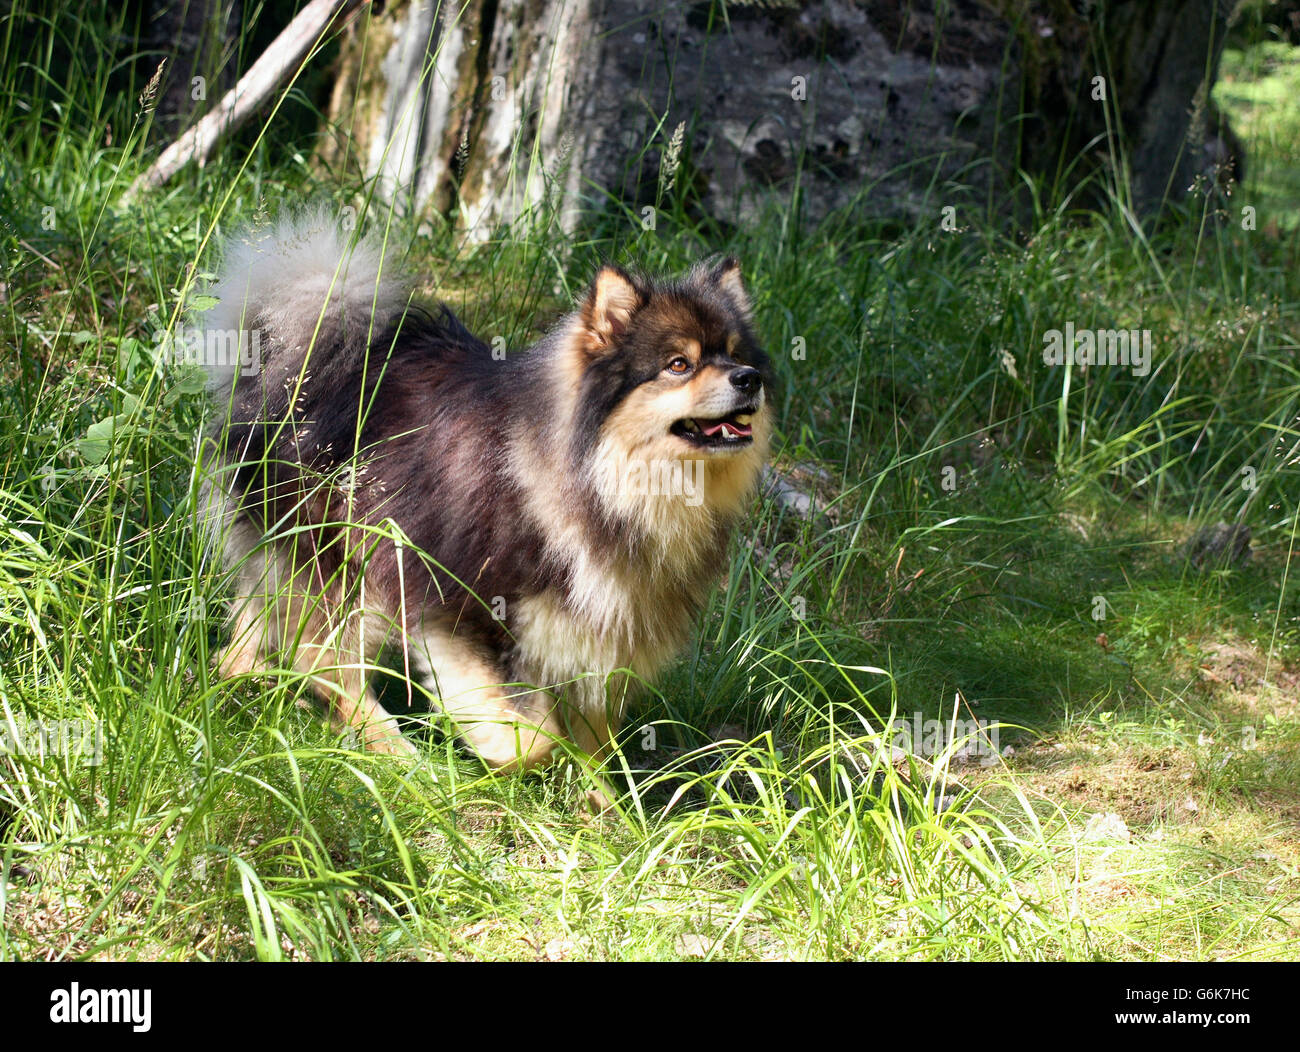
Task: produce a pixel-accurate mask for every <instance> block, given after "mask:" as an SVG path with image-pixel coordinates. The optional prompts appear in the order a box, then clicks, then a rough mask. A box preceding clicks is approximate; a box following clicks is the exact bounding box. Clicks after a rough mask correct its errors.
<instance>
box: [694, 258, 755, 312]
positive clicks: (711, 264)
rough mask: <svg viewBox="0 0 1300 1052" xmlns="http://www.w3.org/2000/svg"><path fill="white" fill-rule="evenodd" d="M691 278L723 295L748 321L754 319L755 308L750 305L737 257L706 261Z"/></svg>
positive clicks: (695, 269)
mask: <svg viewBox="0 0 1300 1052" xmlns="http://www.w3.org/2000/svg"><path fill="white" fill-rule="evenodd" d="M691 277H692V278H694V279H695V281H696V282H698V283H699V284H701V285H703V286H704V287H705V288H711V289H716V290H717V291H718V292H720V293H722V295H723V298H724V299H726V301H727V302H728V303H730V304H731V305H732V307H734V308H735V310H736V313H737V314H739V315H740V316H741V317H742V318H744V319H745V320H746V321H749V320H750V319H751V318H752V317H753V314H754V306H753V304H752V303H750V300H749V292H748V291H747V290H746V288H745V283H744V282H743V281H742V280H741V279H740V260H738V259H737V258H736V257H735V256H726V257H725V258H723V259H721V260H718V261H716V262H715V261H714V260H712V259H706V260H705V261H704V262H703V263H699V264H697V265H696V266H695V268H694V269H693V270H692V271H691Z"/></svg>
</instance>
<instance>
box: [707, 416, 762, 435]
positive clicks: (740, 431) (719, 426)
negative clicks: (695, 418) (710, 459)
mask: <svg viewBox="0 0 1300 1052" xmlns="http://www.w3.org/2000/svg"><path fill="white" fill-rule="evenodd" d="M700 430H701V431H703V432H704V433H705V434H706V435H708V436H709V438H712V437H713V436H714V435H716V434H717V433H718V432H719V431H721V432H722V433H723V437H725V438H747V437H749V436H750V435H752V434H753V433H754V429H753V428H752V427H751V426H750V425H749V424H738V423H736V422H735V421H734V420H717V421H715V422H714V423H712V424H701V425H700Z"/></svg>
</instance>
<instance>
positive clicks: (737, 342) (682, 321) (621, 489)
mask: <svg viewBox="0 0 1300 1052" xmlns="http://www.w3.org/2000/svg"><path fill="white" fill-rule="evenodd" d="M569 353H570V355H572V356H573V359H574V364H575V365H576V372H577V376H576V377H575V379H577V389H578V397H577V403H576V406H575V414H574V428H575V431H574V435H573V441H574V448H575V452H576V453H577V455H578V458H579V459H580V460H581V461H582V462H584V463H585V465H586V467H587V470H588V472H589V475H588V477H590V478H591V479H592V481H593V483H594V484H595V487H596V489H597V491H598V492H599V493H600V494H601V495H602V498H603V500H604V502H605V504H606V506H607V508H609V510H611V511H613V512H615V513H618V514H620V515H622V516H627V517H630V518H633V519H637V520H640V521H641V522H642V523H643V524H644V525H646V526H647V528H649V529H652V530H658V531H659V532H663V531H664V530H665V529H666V528H667V526H666V523H667V521H668V519H671V518H672V515H671V514H668V512H667V509H668V508H670V507H671V506H673V505H683V504H684V505H686V506H688V507H702V508H704V509H706V511H707V512H714V513H722V514H725V515H727V516H731V515H734V514H735V513H737V512H739V511H740V510H741V506H742V504H743V502H744V499H745V497H746V496H747V494H748V492H749V490H750V488H751V487H752V486H753V484H754V482H755V480H756V479H757V477H758V473H759V471H760V470H761V468H762V465H763V462H764V461H765V460H766V458H767V452H768V446H769V441H770V437H771V430H772V425H771V414H772V410H771V408H770V406H769V399H770V391H771V386H772V367H771V363H770V362H769V361H768V358H767V355H766V354H764V353H763V350H762V348H761V347H760V346H759V345H758V341H757V339H756V338H755V336H754V331H753V327H752V322H751V307H750V301H749V295H748V293H747V292H746V291H745V286H744V283H743V282H742V281H741V278H740V266H739V264H738V263H737V262H736V260H735V259H731V258H727V259H723V260H722V261H721V262H717V261H706V262H704V263H701V264H700V265H698V266H696V267H695V268H694V269H693V270H691V272H690V273H689V274H688V275H687V276H686V277H685V278H683V279H681V280H678V281H670V282H657V281H651V280H648V279H645V278H640V277H634V276H632V275H630V274H628V273H626V272H625V271H623V270H620V269H619V268H617V267H612V266H606V267H602V268H601V269H600V271H599V272H598V273H597V274H596V277H595V280H594V281H593V282H592V284H591V287H590V289H589V290H588V292H587V295H586V297H585V299H584V301H583V304H582V306H581V308H580V309H579V311H578V312H577V314H576V315H574V322H573V328H572V329H571V330H570V341H569ZM666 515H667V518H665V516H666ZM656 524H657V525H656Z"/></svg>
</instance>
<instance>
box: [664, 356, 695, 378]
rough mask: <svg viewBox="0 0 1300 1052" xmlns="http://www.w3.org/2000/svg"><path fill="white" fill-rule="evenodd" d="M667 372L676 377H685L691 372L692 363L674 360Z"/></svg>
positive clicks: (679, 359)
mask: <svg viewBox="0 0 1300 1052" xmlns="http://www.w3.org/2000/svg"><path fill="white" fill-rule="evenodd" d="M667 371H668V372H670V373H673V374H674V375H676V376H685V375H686V374H687V373H689V372H690V371H691V363H690V362H688V361H687V360H686V359H685V358H674V359H673V360H672V361H671V362H669V363H668V369H667Z"/></svg>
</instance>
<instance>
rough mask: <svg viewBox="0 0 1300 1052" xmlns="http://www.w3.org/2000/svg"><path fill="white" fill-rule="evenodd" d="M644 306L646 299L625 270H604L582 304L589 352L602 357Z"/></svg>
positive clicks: (614, 268)
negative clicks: (633, 316)
mask: <svg viewBox="0 0 1300 1052" xmlns="http://www.w3.org/2000/svg"><path fill="white" fill-rule="evenodd" d="M643 306H645V297H644V296H642V294H641V291H640V290H639V289H638V288H637V287H636V283H635V282H634V281H633V280H632V279H631V278H630V277H629V276H628V275H627V273H626V272H625V271H622V270H620V269H619V268H618V267H614V266H609V265H608V264H606V265H605V266H603V267H601V268H600V270H598V271H597V272H596V277H595V280H593V281H592V283H591V289H590V291H589V292H588V293H587V298H586V300H585V301H584V302H583V305H582V327H583V330H584V331H585V333H586V335H587V350H588V351H589V352H590V353H591V354H603V353H604V352H605V351H607V350H609V349H610V348H611V347H613V346H614V344H615V343H617V342H618V340H619V338H620V337H621V336H622V335H623V334H624V333H625V332H627V328H628V326H629V325H630V324H631V322H632V315H634V314H635V313H636V312H637V311H639V310H640V309H641V308H642V307H643Z"/></svg>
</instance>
